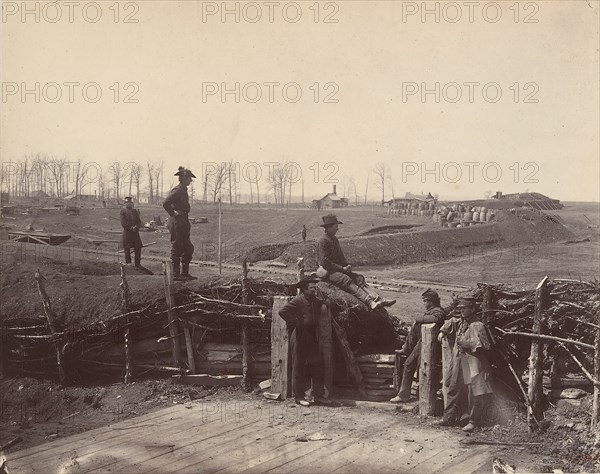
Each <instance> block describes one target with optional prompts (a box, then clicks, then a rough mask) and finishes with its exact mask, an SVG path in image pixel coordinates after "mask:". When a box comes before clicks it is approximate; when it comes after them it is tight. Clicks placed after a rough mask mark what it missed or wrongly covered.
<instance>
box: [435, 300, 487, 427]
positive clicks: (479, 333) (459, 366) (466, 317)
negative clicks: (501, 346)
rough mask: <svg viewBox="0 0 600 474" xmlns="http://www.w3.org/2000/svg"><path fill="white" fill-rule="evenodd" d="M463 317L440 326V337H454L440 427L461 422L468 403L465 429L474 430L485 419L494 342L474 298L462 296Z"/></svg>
mask: <svg viewBox="0 0 600 474" xmlns="http://www.w3.org/2000/svg"><path fill="white" fill-rule="evenodd" d="M458 308H459V309H460V311H461V319H460V320H458V319H457V318H451V319H449V320H448V321H446V322H445V323H444V325H443V326H442V328H441V329H440V335H439V339H440V340H441V339H443V338H448V337H452V336H454V337H455V344H454V347H453V353H452V363H451V367H450V376H449V377H448V378H447V380H444V382H445V383H446V384H448V393H447V402H446V408H445V409H444V417H443V419H442V420H441V421H439V422H437V423H436V424H437V425H438V426H451V425H453V424H456V423H458V422H459V421H460V416H461V407H462V406H463V405H466V404H467V402H468V407H469V408H468V414H469V423H468V424H467V425H466V426H464V427H463V431H466V432H471V431H473V430H474V429H475V427H476V426H480V425H481V424H482V422H483V412H484V408H485V406H486V405H487V403H488V402H489V400H488V399H489V396H490V395H491V394H493V393H494V391H493V387H492V376H491V366H490V361H489V352H490V350H491V349H492V343H491V341H490V338H489V336H488V333H487V329H486V327H485V325H484V324H483V323H482V322H481V321H479V320H478V318H477V314H476V312H475V308H476V301H475V298H472V297H465V298H460V299H459V302H458Z"/></svg>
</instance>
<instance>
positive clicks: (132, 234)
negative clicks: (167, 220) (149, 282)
mask: <svg viewBox="0 0 600 474" xmlns="http://www.w3.org/2000/svg"><path fill="white" fill-rule="evenodd" d="M124 201H125V207H124V208H123V209H121V225H122V226H123V236H122V245H123V250H124V251H125V263H131V248H133V252H134V254H135V266H136V267H139V266H141V261H142V239H141V238H140V227H141V226H142V221H141V220H140V211H138V210H137V209H134V208H133V199H132V198H130V197H129V196H128V197H126V198H125V199H124Z"/></svg>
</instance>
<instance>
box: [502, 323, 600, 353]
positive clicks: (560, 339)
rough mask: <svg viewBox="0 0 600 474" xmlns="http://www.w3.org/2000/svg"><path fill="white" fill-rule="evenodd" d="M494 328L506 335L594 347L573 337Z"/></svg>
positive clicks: (588, 347)
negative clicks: (566, 337) (567, 337)
mask: <svg viewBox="0 0 600 474" xmlns="http://www.w3.org/2000/svg"><path fill="white" fill-rule="evenodd" d="M496 329H497V330H498V331H500V332H501V333H502V334H508V335H512V336H523V337H529V338H531V339H534V340H541V341H555V342H563V343H565V344H573V345H574V346H581V347H585V348H587V349H594V346H592V345H591V344H587V343H585V342H581V341H576V340H574V339H565V338H563V337H556V336H549V335H548V334H532V333H529V332H520V331H505V330H504V329H502V328H499V327H496Z"/></svg>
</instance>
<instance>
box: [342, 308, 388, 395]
mask: <svg viewBox="0 0 600 474" xmlns="http://www.w3.org/2000/svg"><path fill="white" fill-rule="evenodd" d="M331 325H332V326H333V329H334V332H335V335H336V337H337V340H338V342H339V343H340V347H341V348H342V355H343V356H344V360H345V361H346V370H347V372H348V374H349V375H350V378H351V379H352V381H353V382H354V384H355V385H356V389H357V390H358V393H360V394H361V395H362V396H363V397H366V396H367V393H366V391H365V384H364V382H363V375H362V372H361V370H360V367H359V366H358V363H357V362H356V359H355V358H354V353H353V352H352V349H351V348H350V344H349V343H348V340H347V339H346V331H344V329H343V328H342V327H341V326H340V325H339V324H338V322H337V321H336V320H335V319H332V320H331ZM375 365H377V364H375Z"/></svg>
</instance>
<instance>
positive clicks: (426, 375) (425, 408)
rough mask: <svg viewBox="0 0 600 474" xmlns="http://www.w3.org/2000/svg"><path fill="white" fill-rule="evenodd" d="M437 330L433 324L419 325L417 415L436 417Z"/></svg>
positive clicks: (437, 377)
mask: <svg viewBox="0 0 600 474" xmlns="http://www.w3.org/2000/svg"><path fill="white" fill-rule="evenodd" d="M437 333H438V329H437V327H436V325H435V324H434V323H430V324H423V325H421V365H420V367H419V413H420V414H421V415H430V416H431V415H436V405H437V404H436V395H437V390H438V386H439V379H440V377H439V374H438V360H439V347H440V346H439V344H438V341H437Z"/></svg>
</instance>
